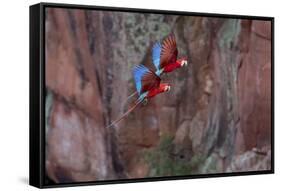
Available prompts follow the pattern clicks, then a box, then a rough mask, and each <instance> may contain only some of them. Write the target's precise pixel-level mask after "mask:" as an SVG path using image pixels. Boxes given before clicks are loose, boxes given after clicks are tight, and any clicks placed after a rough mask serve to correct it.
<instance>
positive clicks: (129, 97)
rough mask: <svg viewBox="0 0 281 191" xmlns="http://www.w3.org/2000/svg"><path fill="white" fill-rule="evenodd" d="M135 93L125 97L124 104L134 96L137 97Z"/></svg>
mask: <svg viewBox="0 0 281 191" xmlns="http://www.w3.org/2000/svg"><path fill="white" fill-rule="evenodd" d="M137 93H138V92H137V91H135V92H134V93H132V94H131V95H129V96H128V97H127V99H126V100H125V103H126V102H127V101H128V100H129V99H131V98H132V97H134V96H135V95H137Z"/></svg>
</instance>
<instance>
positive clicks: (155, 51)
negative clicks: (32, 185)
mask: <svg viewBox="0 0 281 191" xmlns="http://www.w3.org/2000/svg"><path fill="white" fill-rule="evenodd" d="M160 57H161V44H160V42H156V43H155V44H154V45H153V48H152V63H153V64H154V66H155V68H156V70H160Z"/></svg>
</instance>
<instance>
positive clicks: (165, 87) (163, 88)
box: [159, 83, 171, 92]
mask: <svg viewBox="0 0 281 191" xmlns="http://www.w3.org/2000/svg"><path fill="white" fill-rule="evenodd" d="M159 89H160V91H161V92H168V91H170V90H171V86H170V85H169V84H168V83H161V84H160V85H159Z"/></svg>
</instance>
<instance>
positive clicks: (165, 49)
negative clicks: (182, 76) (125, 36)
mask: <svg viewBox="0 0 281 191" xmlns="http://www.w3.org/2000/svg"><path fill="white" fill-rule="evenodd" d="M177 57H178V49H177V43H176V38H175V35H174V34H173V33H171V34H169V35H168V36H167V37H166V38H164V40H163V41H162V44H161V43H160V42H156V43H155V44H154V45H153V48H152V62H153V65H154V66H155V68H156V71H155V74H156V75H157V76H161V74H162V73H168V72H172V71H174V70H175V69H177V68H180V67H183V66H187V65H188V60H187V58H186V57H183V58H180V59H177ZM135 95H137V91H135V92H134V93H132V94H131V95H129V96H128V98H127V100H126V101H128V100H129V99H131V98H132V97H133V96H135Z"/></svg>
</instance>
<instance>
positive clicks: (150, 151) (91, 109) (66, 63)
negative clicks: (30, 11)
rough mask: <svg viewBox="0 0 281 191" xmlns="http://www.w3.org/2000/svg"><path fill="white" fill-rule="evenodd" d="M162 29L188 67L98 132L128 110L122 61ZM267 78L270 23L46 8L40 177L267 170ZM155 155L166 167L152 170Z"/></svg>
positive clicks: (132, 58) (142, 58)
mask: <svg viewBox="0 0 281 191" xmlns="http://www.w3.org/2000/svg"><path fill="white" fill-rule="evenodd" d="M172 29H173V32H174V33H175V35H176V38H177V42H178V49H179V52H180V55H182V56H183V55H188V56H189V58H190V65H189V66H188V67H187V68H182V69H179V70H177V71H175V72H173V73H171V74H169V75H165V76H164V77H163V81H167V82H170V83H172V89H171V91H170V92H168V93H166V94H165V95H164V94H163V95H161V96H159V97H157V99H153V100H151V101H150V102H149V103H148V104H147V105H146V106H141V107H140V108H138V109H137V110H135V111H134V112H133V113H131V114H130V115H129V116H128V117H127V118H126V119H125V120H123V121H122V122H120V123H119V124H118V126H117V127H115V128H105V127H106V126H107V125H108V124H109V123H110V121H112V120H114V119H116V118H117V117H119V116H120V114H122V113H123V112H124V111H126V109H127V108H128V107H129V106H128V104H126V103H125V100H126V98H127V96H128V95H129V94H131V93H132V92H133V91H134V84H133V80H132V75H131V69H132V67H133V66H134V65H137V64H140V63H144V64H149V60H150V57H149V55H150V50H149V47H150V46H151V44H152V43H153V42H154V41H155V40H159V39H160V38H162V37H163V36H164V35H166V34H168V33H169V32H170V31H171V30H172ZM270 84H271V25H270V22H266V21H250V20H238V19H221V18H206V17H183V16H163V15H153V14H145V15H143V14H129V13H112V12H99V11H79V10H74V9H72V10H69V11H66V10H62V9H52V10H48V11H47V20H46V86H47V90H48V94H47V97H46V106H47V107H46V115H47V116H46V117H47V121H46V132H47V133H46V151H47V152H46V153H47V158H46V168H47V174H48V177H49V178H50V179H51V180H52V181H55V182H68V181H91V180H103V179H116V178H134V177H146V176H148V175H155V176H157V175H170V174H171V173H176V174H177V172H178V173H179V174H181V173H183V174H188V173H213V172H229V171H243V170H264V169H270V168H271V167H270V159H271V153H270V143H271V85H270ZM167 137H168V138H167ZM163 140H164V141H163ZM165 141H166V142H165ZM163 145H164V146H165V145H166V146H165V147H164V146H163ZM163 148H164V149H163ZM155 153H156V154H155ZM147 156H148V157H147ZM159 157H160V158H164V159H165V161H162V162H163V166H164V167H165V165H166V166H167V164H170V163H171V164H172V167H168V169H164V170H163V169H162V166H161V165H162V163H161V162H159V164H161V165H159V166H157V167H155V168H154V166H153V164H154V163H153V162H155V161H154V160H156V161H157V160H158V158H159ZM149 160H152V162H150V161H149ZM166 163H167V164H166ZM174 164H181V165H183V167H184V168H183V169H186V170H185V171H183V172H182V171H177V169H178V168H180V167H181V166H180V167H178V166H174ZM186 164H188V165H186ZM164 167H163V168H164Z"/></svg>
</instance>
